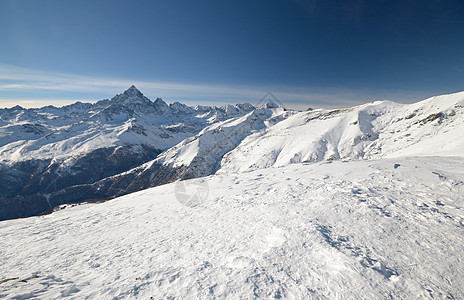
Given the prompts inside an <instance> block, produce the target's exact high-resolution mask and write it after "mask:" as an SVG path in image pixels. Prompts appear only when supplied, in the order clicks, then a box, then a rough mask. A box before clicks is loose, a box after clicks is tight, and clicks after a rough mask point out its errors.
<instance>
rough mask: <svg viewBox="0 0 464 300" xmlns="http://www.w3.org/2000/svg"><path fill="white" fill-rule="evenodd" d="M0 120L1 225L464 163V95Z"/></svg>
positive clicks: (5, 115) (125, 99) (107, 103)
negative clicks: (209, 182)
mask: <svg viewBox="0 0 464 300" xmlns="http://www.w3.org/2000/svg"><path fill="white" fill-rule="evenodd" d="M0 116H1V119H0V120H1V122H3V123H2V124H1V125H2V127H1V129H0V130H2V131H1V132H2V133H1V134H0V141H1V144H0V145H2V146H1V147H0V153H2V160H3V162H2V165H0V176H1V179H3V180H2V181H1V182H0V185H1V186H0V188H1V191H2V195H1V197H2V200H0V205H1V206H2V208H3V209H2V211H1V212H0V220H1V219H7V218H15V217H21V216H28V215H33V214H38V213H41V212H44V211H46V210H50V209H52V208H53V207H55V206H58V205H60V204H65V203H73V202H82V201H88V200H95V199H108V198H113V197H116V196H120V195H124V194H127V193H131V192H135V191H138V190H141V189H145V188H148V187H153V186H157V185H160V184H165V183H169V182H173V181H176V180H180V179H189V178H196V177H202V176H207V175H211V174H215V173H230V172H233V173H235V172H244V171H250V170H256V169H261V168H267V167H271V166H283V165H287V164H291V163H301V162H306V163H308V162H318V161H333V160H347V159H349V160H352V159H372V158H380V157H398V156H430V155H441V156H443V155H448V156H464V136H463V135H464V92H463V93H457V94H453V95H444V96H438V97H433V98H430V99H427V100H424V101H421V102H418V103H415V104H407V105H406V104H398V103H394V102H389V101H377V102H372V103H367V104H364V105H360V106H356V107H351V108H345V109H331V110H327V109H314V110H310V111H305V112H298V111H288V110H286V109H284V108H282V107H279V106H278V105H275V104H273V103H266V104H264V105H261V106H260V107H256V108H255V107H253V106H252V105H250V104H241V105H234V106H231V105H226V106H223V107H220V108H218V107H204V106H196V107H190V106H186V105H183V104H181V103H177V102H176V103H172V104H169V105H168V104H166V103H165V102H164V101H163V100H161V99H157V100H156V101H150V100H149V99H148V98H146V97H144V96H143V95H142V93H140V91H138V90H137V89H136V88H135V87H131V88H130V89H129V90H127V91H126V92H124V93H123V94H121V95H117V96H115V97H114V98H112V99H111V100H102V101H99V102H97V103H95V104H83V103H75V104H73V105H70V106H66V107H63V108H54V107H46V108H42V109H38V110H25V109H22V108H18V107H17V108H13V109H9V110H2V111H0ZM31 120H34V121H31ZM8 132H9V134H8ZM14 134H17V136H14Z"/></svg>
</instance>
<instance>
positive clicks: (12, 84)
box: [0, 64, 425, 109]
mask: <svg viewBox="0 0 464 300" xmlns="http://www.w3.org/2000/svg"><path fill="white" fill-rule="evenodd" d="M132 84H134V85H135V86H137V87H138V88H139V89H140V90H141V91H142V92H143V93H144V94H145V95H147V97H149V98H151V99H154V98H156V97H161V98H163V99H165V100H167V101H181V102H184V103H187V104H214V105H221V104H223V103H237V102H250V103H255V102H256V101H258V100H259V99H261V97H262V96H263V95H264V94H266V93H267V92H268V91H272V92H273V93H274V94H275V95H276V96H277V97H278V98H279V100H280V101H281V102H283V103H285V104H286V105H287V106H288V107H298V108H300V109H302V108H304V107H309V106H313V107H324V106H325V107H340V106H352V105H356V104H361V103H365V102H368V101H373V100H382V99H391V100H396V101H400V102H411V100H419V99H421V98H420V97H422V96H423V95H419V94H417V93H413V92H408V91H396V92H392V91H387V90H384V91H382V90H380V91H371V90H359V89H358V90H350V89H346V88H342V87H325V88H319V89H308V88H302V87H289V86H278V85H273V86H244V85H207V84H196V83H178V82H163V81H140V80H139V81H133V80H129V79H117V78H104V77H92V76H82V75H74V74H66V73H57V72H43V71H37V70H31V69H26V68H21V67H17V66H12V65H2V64H0V92H1V93H2V95H1V98H3V99H0V107H5V106H14V105H18V104H19V105H24V106H25V107H40V106H44V105H50V104H53V105H57V106H60V105H66V104H69V103H72V102H74V101H76V100H78V99H80V100H81V101H95V100H100V99H102V98H105V97H111V96H113V95H114V94H116V93H121V92H122V91H124V90H126V89H127V88H128V87H129V86H131V85H132ZM53 93H59V94H60V95H59V96H56V95H53ZM25 94H26V95H29V96H27V97H25V98H24V97H23V95H25ZM51 94H52V95H53V96H50V95H51ZM19 95H21V96H19ZM63 95H65V97H63ZM82 95H86V96H84V97H82ZM424 96H425V95H424ZM56 97H59V99H58V98H56ZM392 97H393V98H392ZM407 97H409V98H407ZM83 98H85V99H83ZM21 103H22V104H21Z"/></svg>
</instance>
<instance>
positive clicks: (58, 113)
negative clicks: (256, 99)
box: [0, 86, 254, 220]
mask: <svg viewBox="0 0 464 300" xmlns="http://www.w3.org/2000/svg"><path fill="white" fill-rule="evenodd" d="M253 109H254V107H253V106H252V105H249V104H237V105H233V106H232V105H226V106H223V107H214V106H213V107H209V106H196V107H190V106H187V105H184V104H181V103H179V102H175V103H172V104H167V103H165V102H164V101H163V100H162V99H161V98H158V99H156V100H155V101H151V100H150V99H148V98H147V97H145V96H144V95H143V94H142V93H141V92H140V91H139V90H138V89H137V88H136V87H135V86H131V87H130V88H129V89H128V90H127V91H125V92H124V93H122V94H119V95H116V96H115V97H113V98H112V99H110V100H107V99H106V100H101V101H98V102H96V103H95V104H90V103H81V102H76V103H74V104H72V105H68V106H64V107H60V108H58V107H53V106H47V107H43V108H39V109H24V108H22V107H20V106H16V107H13V108H10V109H0V206H1V207H2V210H1V211H0V220H1V219H5V218H10V217H21V216H30V215H34V214H38V213H41V212H44V211H46V210H48V209H50V208H51V207H53V206H55V203H54V202H53V199H54V198H53V196H50V195H51V194H53V193H56V192H58V191H62V190H63V189H67V188H70V187H73V186H80V185H85V184H92V183H95V182H97V181H99V180H101V179H103V178H106V177H108V176H112V175H116V174H119V173H121V172H125V171H127V170H130V169H132V168H134V167H136V166H139V165H141V164H143V163H145V162H147V161H151V160H153V159H154V158H156V157H157V155H158V154H159V153H161V152H162V151H164V150H166V149H169V148H171V147H172V146H174V145H176V144H178V143H179V142H181V141H182V140H184V139H186V138H188V137H192V136H194V135H195V134H197V133H198V132H200V131H201V130H202V129H203V128H205V127H206V126H209V125H210V124H214V123H216V122H220V121H222V120H226V119H229V118H231V117H237V116H242V115H245V114H247V113H249V112H250V111H252V110H253ZM59 198H60V200H59V203H66V202H68V199H67V198H66V197H61V196H60V197H59ZM81 198H82V199H87V198H88V197H87V196H86V195H83V196H82V197H81ZM38 199H39V200H38ZM40 199H42V200H40Z"/></svg>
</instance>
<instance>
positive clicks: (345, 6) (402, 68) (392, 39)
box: [0, 0, 464, 107]
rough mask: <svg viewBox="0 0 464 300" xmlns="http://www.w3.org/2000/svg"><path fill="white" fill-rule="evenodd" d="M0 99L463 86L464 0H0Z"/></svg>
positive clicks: (341, 94)
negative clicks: (134, 88) (129, 90)
mask: <svg viewBox="0 0 464 300" xmlns="http://www.w3.org/2000/svg"><path fill="white" fill-rule="evenodd" d="M0 41H1V46H0V107H4V106H11V105H13V104H15V103H18V104H22V105H25V106H38V105H46V104H55V105H60V104H65V103H69V102H71V101H74V100H84V101H85V100H98V99H101V98H106V97H111V96H112V95H114V94H116V93H120V92H122V91H123V90H125V89H126V88H128V87H129V86H130V85H131V84H135V85H136V86H137V87H139V89H140V90H141V91H142V92H143V93H145V94H146V95H147V96H149V97H150V98H155V97H162V98H163V99H165V100H167V101H175V100H179V101H181V102H186V103H190V104H191V103H195V102H201V103H206V102H208V103H212V102H215V101H217V103H220V102H221V103H222V102H243V101H248V102H252V103H253V101H257V100H259V98H260V96H262V95H264V93H265V92H267V91H268V90H271V91H273V92H274V94H275V95H276V96H277V97H278V98H279V99H280V100H281V101H282V102H285V101H287V102H289V103H290V102H291V103H297V104H301V105H303V106H304V105H307V106H324V105H325V106H337V105H340V106H343V105H351V104H355V103H363V102H366V101H371V100H377V99H391V100H396V101H400V102H401V101H404V102H408V101H409V102H410V101H413V100H419V99H421V98H425V97H427V96H431V95H434V94H441V93H451V92H456V91H461V90H464V1H462V0H461V1H439V0H433V1H432V0H430V1H429V0H421V1H408V0H402V1H395V0H388V1H387V0H385V1H375V0H365V1H363V0H344V1H333V0H308V1H304V0H294V1H291V0H289V1H272V0H271V1H253V0H248V1H240V0H238V1H217V0H216V1H202V0H198V1H175V0H170V1H140V0H139V1H135V0H132V1H119V0H112V1H95V0H93V1H86V0H79V1H77V0H67V1H62V0H56V1H50V0H42V1H24V0H2V1H0Z"/></svg>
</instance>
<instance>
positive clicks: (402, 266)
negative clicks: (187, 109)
mask: <svg viewBox="0 0 464 300" xmlns="http://www.w3.org/2000/svg"><path fill="white" fill-rule="evenodd" d="M200 188H201V193H200ZM196 189H198V191H199V193H198V194H195V190H196ZM192 191H193V192H192ZM189 194H195V195H197V196H196V198H195V197H188V195H189ZM463 195H464V161H463V159H462V157H451V156H449V157H431V156H428V157H401V158H382V159H377V160H375V159H372V160H355V161H334V162H318V163H312V164H308V163H299V164H292V165H287V166H283V167H269V168H267V169H263V170H256V171H252V172H247V173H230V174H221V175H212V176H208V177H205V178H200V179H194V180H187V181H181V182H176V183H171V184H167V185H163V186H158V187H155V188H151V189H147V190H143V191H140V192H137V193H133V194H130V195H126V196H123V197H120V198H117V199H115V200H112V201H108V202H105V203H101V204H85V205H79V206H74V207H70V208H66V209H62V210H60V211H57V212H55V213H53V214H50V215H46V216H41V217H31V218H27V219H17V220H9V221H3V222H0V266H1V270H2V272H1V274H0V297H3V298H8V299H9V298H13V299H27V298H40V299H53V298H60V297H68V298H69V299H85V298H93V299H152V298H151V297H153V299H165V298H166V299H174V298H177V299H179V298H180V299H184V298H191V299H194V298H195V299H211V298H233V299H250V298H257V297H261V298H285V299H311V298H313V299H386V298H393V299H416V298H417V299H462V298H463V297H464V293H463V290H462V287H463V286H464V263H463V261H462V257H463V255H464V247H462V245H463V244H464V213H463V209H464V207H463V205H464V196H463ZM185 197H187V198H188V199H190V200H192V199H193V198H195V199H196V201H190V202H186V201H184V200H186V199H187V198H185ZM8 279H10V280H8Z"/></svg>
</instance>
